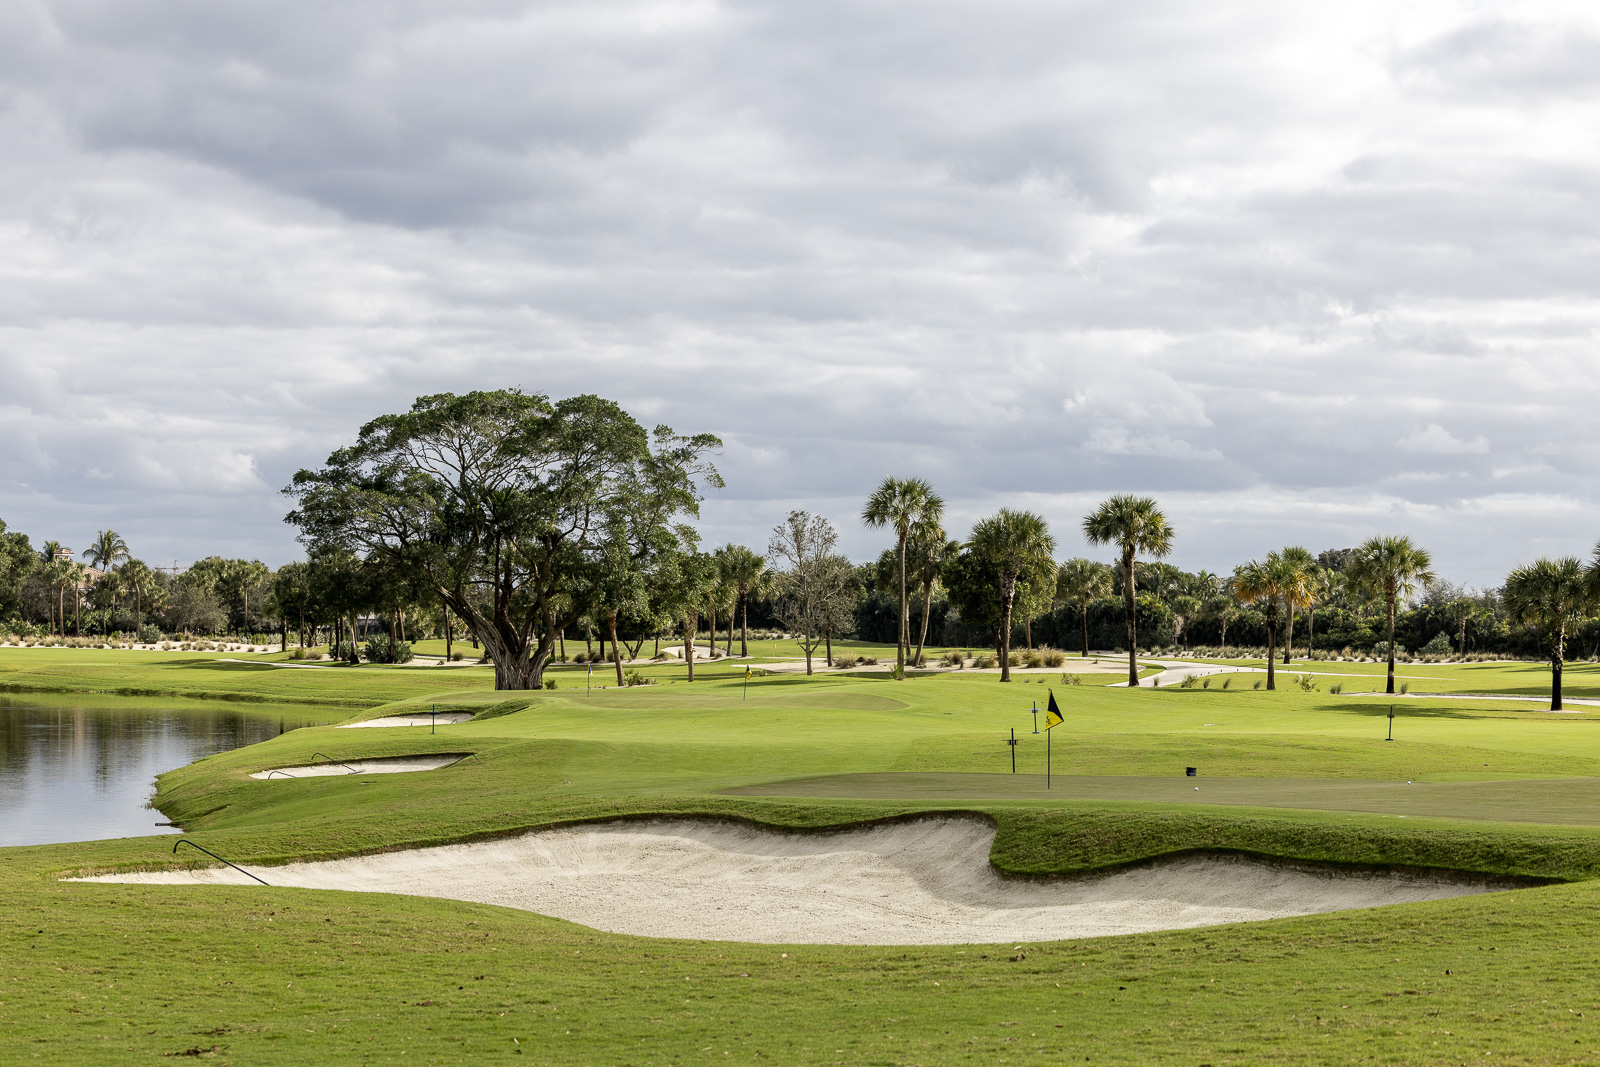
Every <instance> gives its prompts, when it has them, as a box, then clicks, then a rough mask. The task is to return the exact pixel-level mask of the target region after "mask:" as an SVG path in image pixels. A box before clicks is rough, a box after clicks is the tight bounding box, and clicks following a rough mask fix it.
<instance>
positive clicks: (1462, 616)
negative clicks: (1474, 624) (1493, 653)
mask: <svg viewBox="0 0 1600 1067" xmlns="http://www.w3.org/2000/svg"><path fill="white" fill-rule="evenodd" d="M1477 615H1478V605H1476V604H1474V603H1473V602H1472V601H1471V600H1470V599H1469V598H1467V597H1464V596H1462V597H1456V598H1455V599H1454V600H1452V601H1450V603H1448V604H1446V605H1445V606H1444V616H1445V618H1447V619H1449V620H1450V621H1451V622H1452V623H1454V624H1455V625H1456V627H1457V628H1458V629H1459V630H1460V637H1461V649H1460V652H1459V653H1458V654H1459V655H1460V656H1461V658H1462V659H1466V658H1467V623H1468V622H1470V621H1472V619H1474V618H1475V617H1476V616H1477Z"/></svg>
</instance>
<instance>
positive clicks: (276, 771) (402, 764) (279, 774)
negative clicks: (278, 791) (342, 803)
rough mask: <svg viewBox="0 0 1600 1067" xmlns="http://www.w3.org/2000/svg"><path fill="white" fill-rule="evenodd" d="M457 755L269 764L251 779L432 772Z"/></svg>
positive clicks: (276, 779) (453, 759)
mask: <svg viewBox="0 0 1600 1067" xmlns="http://www.w3.org/2000/svg"><path fill="white" fill-rule="evenodd" d="M461 759H462V757H461V756H459V755H446V756H388V757H384V758H382V759H360V760H349V761H348V762H345V763H318V764H316V765H314V766H311V767H271V768H269V769H267V770H264V771H257V772H256V773H255V774H252V775H251V776H250V777H252V778H270V779H272V780H273V781H275V782H277V781H282V780H283V779H285V778H327V777H329V776H331V775H338V774H404V773H405V772H406V771H436V770H438V769H439V768H440V767H448V766H450V764H452V763H459V762H461Z"/></svg>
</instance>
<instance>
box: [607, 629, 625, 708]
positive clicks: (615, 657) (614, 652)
mask: <svg viewBox="0 0 1600 1067" xmlns="http://www.w3.org/2000/svg"><path fill="white" fill-rule="evenodd" d="M606 628H607V629H609V630H610V631H611V662H612V663H614V664H616V667H617V688H618V689H621V688H622V687H623V686H625V685H627V683H626V682H625V681H623V679H622V653H621V652H620V651H619V650H618V646H617V613H616V612H615V611H608V612H606Z"/></svg>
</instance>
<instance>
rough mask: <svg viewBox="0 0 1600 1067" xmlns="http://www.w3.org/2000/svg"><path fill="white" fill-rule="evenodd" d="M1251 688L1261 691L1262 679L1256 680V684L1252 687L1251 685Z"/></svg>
mask: <svg viewBox="0 0 1600 1067" xmlns="http://www.w3.org/2000/svg"><path fill="white" fill-rule="evenodd" d="M1250 688H1251V689H1260V688H1261V679H1260V678H1257V679H1256V680H1255V682H1254V684H1252V685H1251V686H1250Z"/></svg>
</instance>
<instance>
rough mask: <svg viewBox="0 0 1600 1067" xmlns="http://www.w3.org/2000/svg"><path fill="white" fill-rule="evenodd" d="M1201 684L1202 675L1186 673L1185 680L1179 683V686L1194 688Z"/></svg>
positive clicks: (1180, 687)
mask: <svg viewBox="0 0 1600 1067" xmlns="http://www.w3.org/2000/svg"><path fill="white" fill-rule="evenodd" d="M1199 684H1200V676H1199V675H1198V674H1186V675H1184V676H1183V681H1181V682H1179V683H1178V688H1179V689H1194V688H1195V687H1196V686H1198V685H1199Z"/></svg>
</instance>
